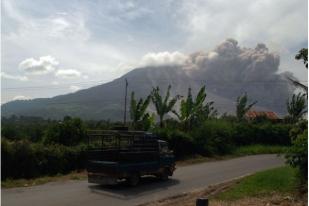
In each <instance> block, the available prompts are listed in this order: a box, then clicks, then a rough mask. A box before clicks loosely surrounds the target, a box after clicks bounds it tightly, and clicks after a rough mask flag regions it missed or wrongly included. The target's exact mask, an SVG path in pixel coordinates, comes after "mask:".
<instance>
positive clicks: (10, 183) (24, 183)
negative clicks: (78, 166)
mask: <svg viewBox="0 0 309 206" xmlns="http://www.w3.org/2000/svg"><path fill="white" fill-rule="evenodd" d="M85 179H87V173H86V171H73V172H71V173H69V174H66V175H63V174H58V175H55V176H44V177H38V178H33V179H6V180H2V181H1V188H14V187H30V186H35V185H41V184H45V183H48V182H56V181H57V182H61V181H67V180H85Z"/></svg>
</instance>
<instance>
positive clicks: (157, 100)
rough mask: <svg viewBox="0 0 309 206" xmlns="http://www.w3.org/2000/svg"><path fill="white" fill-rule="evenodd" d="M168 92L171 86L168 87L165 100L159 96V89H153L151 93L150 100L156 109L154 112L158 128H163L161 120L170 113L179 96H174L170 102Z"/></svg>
mask: <svg viewBox="0 0 309 206" xmlns="http://www.w3.org/2000/svg"><path fill="white" fill-rule="evenodd" d="M170 90H171V85H169V86H168V88H167V91H166V95H165V98H164V99H163V98H162V96H161V95H160V89H159V87H156V88H153V90H152V92H151V99H152V102H153V104H154V106H155V108H156V112H157V114H158V116H159V120H160V127H161V128H162V127H163V118H164V115H165V114H167V113H169V112H170V111H172V109H173V107H174V105H175V104H176V102H177V100H178V99H179V98H180V95H176V96H175V97H173V98H172V99H171V100H169V99H170Z"/></svg>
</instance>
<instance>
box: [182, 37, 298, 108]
mask: <svg viewBox="0 0 309 206" xmlns="http://www.w3.org/2000/svg"><path fill="white" fill-rule="evenodd" d="M186 63H187V64H186V65H185V66H184V69H186V71H187V73H188V74H189V75H190V76H191V77H192V78H193V79H201V80H203V81H205V84H206V88H207V89H208V91H210V92H212V93H214V94H216V95H219V96H223V97H225V98H229V99H231V100H235V99H236V98H237V96H239V95H241V94H243V93H244V92H247V93H248V95H249V97H250V98H251V99H254V100H257V101H258V105H259V106H262V107H266V108H269V109H270V110H273V111H276V112H277V113H279V114H285V113H286V108H285V105H286V100H287V99H288V97H289V96H290V95H291V94H292V93H293V91H294V89H295V88H294V87H293V86H292V85H291V84H290V82H289V81H288V80H287V78H286V75H289V76H291V74H290V73H287V72H284V73H279V65H280V57H279V55H278V54H276V53H274V52H270V51H269V49H268V48H267V46H266V45H265V44H261V43H260V44H257V46H256V47H255V48H243V47H240V46H238V42H237V41H236V40H234V39H227V40H225V41H224V42H223V43H221V44H220V45H218V46H217V47H216V48H215V49H214V50H213V51H211V52H208V53H205V52H197V53H194V54H191V55H190V58H189V59H188V60H187V62H186Z"/></svg>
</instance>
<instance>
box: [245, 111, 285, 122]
mask: <svg viewBox="0 0 309 206" xmlns="http://www.w3.org/2000/svg"><path fill="white" fill-rule="evenodd" d="M245 116H246V117H247V118H249V119H255V118H257V117H263V116H264V117H267V118H268V119H271V120H277V119H279V117H278V115H277V114H276V113H275V112H272V111H248V112H247V113H246V114H245Z"/></svg>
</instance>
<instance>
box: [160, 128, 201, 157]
mask: <svg viewBox="0 0 309 206" xmlns="http://www.w3.org/2000/svg"><path fill="white" fill-rule="evenodd" d="M155 133H156V135H158V136H159V137H160V139H163V140H166V141H168V143H169V147H170V149H171V150H173V151H174V155H175V157H176V158H177V159H181V158H184V157H186V156H189V155H192V154H196V147H195V145H194V142H193V139H192V138H191V136H190V135H189V134H187V133H185V132H182V131H179V130H177V129H158V130H156V131H155Z"/></svg>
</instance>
